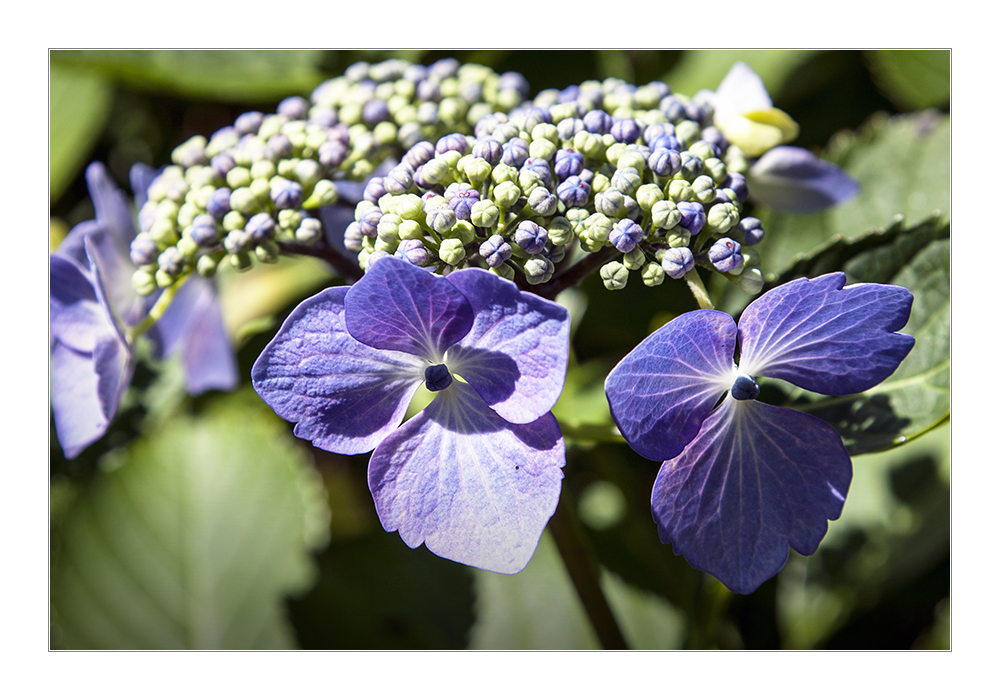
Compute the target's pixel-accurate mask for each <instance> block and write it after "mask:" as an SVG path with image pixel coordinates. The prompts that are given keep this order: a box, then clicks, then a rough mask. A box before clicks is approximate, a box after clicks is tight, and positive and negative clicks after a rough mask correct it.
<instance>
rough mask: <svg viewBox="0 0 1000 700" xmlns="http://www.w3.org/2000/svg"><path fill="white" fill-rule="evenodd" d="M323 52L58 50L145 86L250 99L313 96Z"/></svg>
mask: <svg viewBox="0 0 1000 700" xmlns="http://www.w3.org/2000/svg"><path fill="white" fill-rule="evenodd" d="M323 54H324V52H323V51H317V50H311V51H249V50H239V51H205V50H198V51H176V50H170V51H167V50H156V51H80V50H73V51H53V52H52V53H51V56H52V61H53V65H55V64H57V63H58V64H62V65H66V66H68V65H72V66H77V67H81V68H86V69H89V70H91V71H93V72H98V73H102V74H104V75H106V76H107V77H109V78H113V79H114V80H117V81H121V82H123V83H127V84H129V85H132V86H134V87H136V88H138V89H140V90H146V91H149V90H161V91H165V92H171V93H174V94H176V95H179V96H182V97H187V98H191V99H204V100H217V101H230V102H241V101H242V102H250V101H259V100H279V99H281V98H284V97H287V96H289V95H293V94H308V93H309V92H311V91H312V89H313V88H315V87H316V86H317V85H318V84H319V83H320V82H321V81H322V80H323V78H324V77H325V76H324V74H323V73H322V72H321V71H320V69H319V64H320V61H321V60H322V58H323Z"/></svg>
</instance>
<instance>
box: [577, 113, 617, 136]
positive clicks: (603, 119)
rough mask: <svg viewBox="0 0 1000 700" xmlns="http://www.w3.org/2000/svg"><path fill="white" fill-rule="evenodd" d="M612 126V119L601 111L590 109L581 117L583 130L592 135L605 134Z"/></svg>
mask: <svg viewBox="0 0 1000 700" xmlns="http://www.w3.org/2000/svg"><path fill="white" fill-rule="evenodd" d="M613 125H614V119H613V118H612V116H611V115H610V114H608V113H607V112H605V111H604V110H603V109H592V110H590V111H589V112H587V113H586V114H585V115H583V128H584V129H586V130H587V131H589V132H590V133H592V134H606V133H608V132H610V131H611V127H612V126H613Z"/></svg>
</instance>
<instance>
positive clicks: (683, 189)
mask: <svg viewBox="0 0 1000 700" xmlns="http://www.w3.org/2000/svg"><path fill="white" fill-rule="evenodd" d="M667 196H668V197H670V199H671V200H673V201H674V202H690V201H691V200H692V199H694V190H693V189H691V183H690V182H688V181H687V180H680V179H678V180H671V181H670V185H668V187H667ZM661 228H662V227H661Z"/></svg>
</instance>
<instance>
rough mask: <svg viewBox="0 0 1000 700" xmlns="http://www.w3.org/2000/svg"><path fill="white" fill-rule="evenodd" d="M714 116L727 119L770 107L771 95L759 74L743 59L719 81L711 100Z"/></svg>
mask: <svg viewBox="0 0 1000 700" xmlns="http://www.w3.org/2000/svg"><path fill="white" fill-rule="evenodd" d="M712 106H713V107H714V109H715V114H716V117H719V116H721V117H722V118H723V119H728V118H729V117H731V116H739V115H743V114H746V113H747V112H755V111H759V110H766V109H770V108H771V107H773V106H774V103H773V102H772V101H771V95H770V94H768V92H767V87H766V86H765V85H764V81H763V80H761V79H760V76H759V75H757V74H756V73H754V71H753V68H751V67H750V66H748V65H747V64H746V63H743V61H737V62H736V63H734V64H733V67H732V68H730V69H729V72H728V73H727V74H726V77H725V78H723V79H722V82H721V83H719V87H718V88H717V89H716V90H715V97H714V99H713V100H712Z"/></svg>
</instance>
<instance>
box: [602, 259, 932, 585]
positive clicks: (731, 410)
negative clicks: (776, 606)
mask: <svg viewBox="0 0 1000 700" xmlns="http://www.w3.org/2000/svg"><path fill="white" fill-rule="evenodd" d="M844 282H845V275H844V273H842V272H835V273H831V274H827V275H823V276H821V277H817V278H815V279H812V280H809V279H799V280H796V281H794V282H789V283H788V284H784V285H782V286H780V287H778V288H776V289H774V290H772V291H770V292H768V293H767V294H765V295H763V296H762V297H760V298H759V299H757V300H756V301H754V302H753V303H752V304H750V305H749V306H748V307H747V309H746V311H744V312H743V315H742V316H741V317H740V322H739V328H738V330H737V325H736V323H735V322H734V321H733V318H732V317H731V316H729V315H728V314H726V313H723V312H721V311H711V310H701V311H692V312H690V313H686V314H683V315H682V316H680V317H678V318H676V319H674V320H673V321H671V322H669V323H667V324H666V325H665V326H663V327H662V328H660V329H659V330H657V331H656V332H654V333H653V334H652V335H650V336H649V337H648V338H646V340H644V341H643V342H642V343H640V344H639V345H638V346H637V347H636V348H635V350H633V351H632V352H631V353H629V354H628V355H627V356H626V357H625V358H624V359H623V360H622V361H621V362H620V363H619V364H618V366H617V367H615V368H614V369H613V370H612V371H611V373H610V374H609V375H608V378H607V381H606V383H605V390H606V393H607V396H608V402H609V404H610V406H611V414H612V416H613V417H614V420H615V423H617V425H618V427H619V429H620V430H621V432H622V435H624V436H625V439H626V440H627V441H628V443H629V445H631V446H632V448H633V449H634V450H635V451H636V452H638V453H639V454H641V455H642V456H644V457H646V458H648V459H653V460H657V461H659V460H664V461H663V466H662V467H661V469H660V473H659V475H658V476H657V479H656V482H655V484H654V486H653V494H652V509H653V518H654V519H655V521H656V523H657V526H658V528H659V533H660V539H661V540H662V541H663V542H664V543H665V544H666V543H673V547H674V552H675V553H677V554H682V555H684V557H685V558H686V559H687V560H688V562H689V563H690V564H691V565H692V566H694V567H695V568H698V569H701V570H703V571H706V572H708V573H710V574H712V575H713V576H715V577H716V578H718V579H719V580H720V581H722V583H724V584H725V585H726V586H727V587H728V588H730V589H731V590H732V591H734V592H736V593H750V592H752V591H754V590H755V589H756V588H757V587H758V586H759V585H760V584H761V583H762V582H764V581H765V580H767V579H768V578H770V577H772V576H774V575H775V574H777V573H778V571H779V570H780V569H781V568H782V566H784V564H785V560H786V559H787V557H788V547H789V545H790V546H791V547H792V548H793V549H795V550H796V551H797V552H799V553H801V554H806V555H808V554H812V553H813V552H814V551H816V548H817V547H818V546H819V543H820V540H822V539H823V536H824V535H825V534H826V530H827V521H828V520H835V519H837V518H838V517H840V513H841V510H842V508H843V504H844V499H845V497H846V495H847V490H848V487H849V486H850V483H851V459H850V457H849V455H848V453H847V450H846V449H845V448H844V445H843V442H842V441H841V439H840V436H839V435H838V433H837V432H836V431H835V430H834V429H833V428H832V427H830V426H829V425H828V424H827V423H825V422H824V421H822V420H820V419H818V418H815V417H813V416H810V415H807V414H804V413H800V412H798V411H793V410H790V409H787V408H780V407H777V406H771V405H767V404H763V403H760V402H758V401H756V400H754V399H756V398H757V395H758V392H759V388H758V386H757V383H756V381H755V380H754V377H755V376H765V377H772V378H776V379H783V380H785V381H789V382H791V383H792V384H795V385H796V386H798V387H801V388H803V389H806V390H808V391H813V392H819V393H822V394H833V395H846V394H853V393H857V392H861V391H865V390H867V389H870V388H872V387H873V386H875V385H877V384H878V383H880V382H881V381H883V380H884V379H885V378H886V377H888V376H889V375H890V374H892V372H893V371H895V369H896V367H898V366H899V363H900V362H902V360H903V358H904V357H906V355H907V353H909V351H910V349H911V348H912V347H913V343H914V340H913V338H912V337H910V336H908V335H903V334H901V333H896V332H895V331H898V330H899V329H901V328H902V327H903V326H904V325H905V324H906V321H907V319H908V318H909V315H910V306H911V304H912V302H913V295H912V294H911V293H910V292H909V291H908V290H906V289H905V288H903V287H897V286H892V285H881V284H855V285H851V286H848V287H844ZM737 338H738V340H739V346H740V347H739V350H740V359H739V365H738V366H737V365H736V364H735V363H734V361H733V353H734V351H735V349H736V344H737ZM723 392H728V393H727V394H726V396H725V398H724V399H723V400H722V402H721V404H719V405H718V406H716V404H717V403H718V401H719V397H720V396H721V395H722V394H723Z"/></svg>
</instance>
